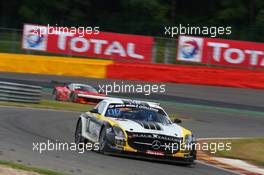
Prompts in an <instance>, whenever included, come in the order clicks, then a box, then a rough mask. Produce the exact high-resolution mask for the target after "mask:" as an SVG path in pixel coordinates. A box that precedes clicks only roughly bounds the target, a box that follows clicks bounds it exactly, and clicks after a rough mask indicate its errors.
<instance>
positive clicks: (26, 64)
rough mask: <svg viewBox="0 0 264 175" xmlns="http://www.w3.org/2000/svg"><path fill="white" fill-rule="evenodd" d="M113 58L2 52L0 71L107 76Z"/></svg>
mask: <svg viewBox="0 0 264 175" xmlns="http://www.w3.org/2000/svg"><path fill="white" fill-rule="evenodd" d="M111 63H112V61H111V60H95V59H84V58H83V59H81V58H69V57H56V56H37V55H23V54H0V71H2V72H18V73H35V74H50V75H64V76H81V77H91V78H105V75H106V66H107V65H109V64H111Z"/></svg>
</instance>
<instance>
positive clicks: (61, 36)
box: [22, 24, 154, 62]
mask: <svg viewBox="0 0 264 175" xmlns="http://www.w3.org/2000/svg"><path fill="white" fill-rule="evenodd" d="M153 42H154V39H153V37H148V36H138V35H128V34H118V33H109V32H99V31H98V32H93V33H89V34H87V33H83V32H80V31H79V32H76V30H75V32H73V30H71V29H69V28H65V27H64V28H56V27H48V26H40V25H31V24H25V25H24V30H23V40H22V48H23V49H28V50H35V51H42V52H52V53H61V54H70V55H76V56H87V57H95V58H109V59H115V60H132V61H143V62H151V58H152V46H153Z"/></svg>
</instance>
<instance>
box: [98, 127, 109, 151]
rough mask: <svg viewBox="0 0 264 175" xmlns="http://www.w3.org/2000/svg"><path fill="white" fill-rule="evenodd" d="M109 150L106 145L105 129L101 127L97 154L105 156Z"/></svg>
mask: <svg viewBox="0 0 264 175" xmlns="http://www.w3.org/2000/svg"><path fill="white" fill-rule="evenodd" d="M109 150H110V148H109V146H108V144H107V137H106V129H105V127H103V129H102V131H101V133H100V137H99V150H98V152H100V153H102V154H105V153H106V152H108V151H109Z"/></svg>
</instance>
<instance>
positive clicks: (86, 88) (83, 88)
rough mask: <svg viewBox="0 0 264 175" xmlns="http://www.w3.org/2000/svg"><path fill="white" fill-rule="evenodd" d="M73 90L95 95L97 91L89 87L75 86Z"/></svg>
mask: <svg viewBox="0 0 264 175" xmlns="http://www.w3.org/2000/svg"><path fill="white" fill-rule="evenodd" d="M74 90H78V91H85V92H94V93H97V91H96V90H95V89H94V88H92V87H90V86H75V87H74Z"/></svg>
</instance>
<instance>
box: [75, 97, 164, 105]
mask: <svg viewBox="0 0 264 175" xmlns="http://www.w3.org/2000/svg"><path fill="white" fill-rule="evenodd" d="M78 97H81V98H90V99H97V100H98V102H100V101H102V100H107V99H120V100H122V101H125V102H127V103H136V104H142V105H144V104H147V105H150V106H151V105H156V106H160V103H157V102H151V101H143V100H134V99H127V98H118V97H106V96H97V95H89V94H78Z"/></svg>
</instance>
